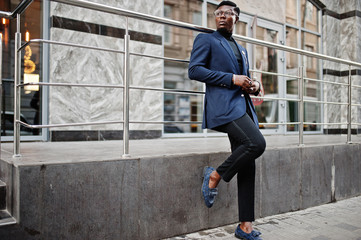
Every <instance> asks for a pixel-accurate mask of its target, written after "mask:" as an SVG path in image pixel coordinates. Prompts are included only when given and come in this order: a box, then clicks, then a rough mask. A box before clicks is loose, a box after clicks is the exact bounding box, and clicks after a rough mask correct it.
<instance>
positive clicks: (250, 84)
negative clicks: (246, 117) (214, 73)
mask: <svg viewBox="0 0 361 240" xmlns="http://www.w3.org/2000/svg"><path fill="white" fill-rule="evenodd" d="M232 81H233V84H234V85H237V86H240V87H241V88H242V89H243V90H244V91H245V92H247V93H248V94H251V93H255V92H257V91H258V90H259V89H260V84H259V82H257V81H252V79H250V78H249V77H247V76H245V75H233V79H232Z"/></svg>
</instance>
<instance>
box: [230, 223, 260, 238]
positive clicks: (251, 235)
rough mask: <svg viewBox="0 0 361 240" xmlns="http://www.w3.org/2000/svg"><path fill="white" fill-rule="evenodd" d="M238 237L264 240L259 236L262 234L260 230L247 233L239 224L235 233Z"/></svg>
mask: <svg viewBox="0 0 361 240" xmlns="http://www.w3.org/2000/svg"><path fill="white" fill-rule="evenodd" d="M234 235H235V236H236V238H239V239H242V240H262V238H261V237H260V236H259V235H261V233H260V232H258V231H255V230H253V231H252V232H250V233H245V232H243V231H242V229H241V228H240V226H239V225H238V226H237V228H236V232H235V233H234Z"/></svg>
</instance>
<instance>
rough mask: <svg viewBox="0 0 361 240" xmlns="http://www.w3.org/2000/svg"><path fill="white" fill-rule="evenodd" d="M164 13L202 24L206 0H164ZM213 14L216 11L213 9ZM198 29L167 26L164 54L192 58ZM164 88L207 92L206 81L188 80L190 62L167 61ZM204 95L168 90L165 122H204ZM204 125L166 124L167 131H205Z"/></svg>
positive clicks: (173, 17) (178, 18) (176, 18)
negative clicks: (175, 2) (205, 89)
mask: <svg viewBox="0 0 361 240" xmlns="http://www.w3.org/2000/svg"><path fill="white" fill-rule="evenodd" d="M164 4H165V8H164V11H165V12H164V16H166V17H168V18H171V19H174V20H180V21H183V22H189V23H193V24H197V25H202V2H201V1H191V0H188V1H182V2H180V3H179V4H177V5H172V4H170V3H167V1H165V2H164ZM212 14H213V12H212ZM197 34H198V32H193V31H191V30H186V29H181V28H176V27H167V28H165V37H166V38H165V40H167V41H165V43H166V44H165V46H164V56H165V57H170V58H177V59H189V57H190V52H191V50H192V46H193V40H194V37H195V36H196V35H197ZM164 87H165V88H168V89H178V90H191V91H203V84H202V83H200V82H197V81H190V80H189V79H188V64H186V63H180V62H174V61H165V62H164ZM202 112H203V95H188V94H187V95H186V94H178V93H164V121H187V122H188V121H202ZM202 131H203V130H202V126H201V125H200V124H193V125H191V124H166V125H165V126H164V133H191V132H192V133H193V132H202Z"/></svg>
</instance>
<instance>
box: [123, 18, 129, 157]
mask: <svg viewBox="0 0 361 240" xmlns="http://www.w3.org/2000/svg"><path fill="white" fill-rule="evenodd" d="M129 41H130V36H129V30H128V17H126V27H125V35H124V69H123V71H124V74H123V76H124V90H123V121H124V123H123V157H129V156H130V155H129V56H130V55H129Z"/></svg>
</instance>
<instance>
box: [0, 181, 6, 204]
mask: <svg viewBox="0 0 361 240" xmlns="http://www.w3.org/2000/svg"><path fill="white" fill-rule="evenodd" d="M5 208H6V184H5V183H4V182H3V181H0V210H4V209H5Z"/></svg>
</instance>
